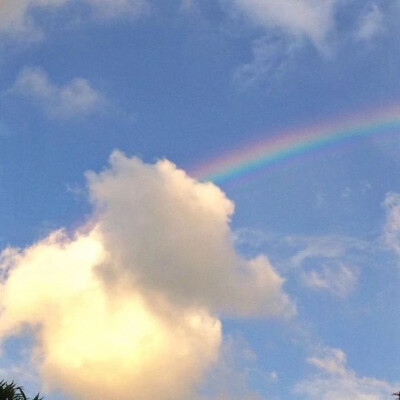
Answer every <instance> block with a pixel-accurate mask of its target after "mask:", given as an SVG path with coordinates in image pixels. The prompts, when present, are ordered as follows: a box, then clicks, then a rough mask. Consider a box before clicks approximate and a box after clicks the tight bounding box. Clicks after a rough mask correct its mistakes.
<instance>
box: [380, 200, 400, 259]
mask: <svg viewBox="0 0 400 400" xmlns="http://www.w3.org/2000/svg"><path fill="white" fill-rule="evenodd" d="M383 207H384V209H385V211H386V223H385V226H384V230H383V240H384V243H385V244H386V245H387V246H388V247H389V248H390V249H391V250H393V251H394V252H395V253H396V254H397V256H400V194H399V193H394V192H390V193H387V194H386V197H385V200H384V202H383Z"/></svg>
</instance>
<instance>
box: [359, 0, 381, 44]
mask: <svg viewBox="0 0 400 400" xmlns="http://www.w3.org/2000/svg"><path fill="white" fill-rule="evenodd" d="M382 30H383V14H382V12H381V10H380V9H379V7H378V6H377V5H376V4H372V5H370V7H369V8H368V9H367V10H366V12H365V13H364V14H363V15H362V16H361V18H360V20H359V26H358V31H357V33H356V38H357V39H359V40H370V39H372V38H373V37H375V36H377V35H378V34H379V33H381V32H382Z"/></svg>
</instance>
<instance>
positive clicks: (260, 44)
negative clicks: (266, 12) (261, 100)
mask: <svg viewBox="0 0 400 400" xmlns="http://www.w3.org/2000/svg"><path fill="white" fill-rule="evenodd" d="M298 48H299V46H298V42H296V41H294V40H289V41H288V40H286V39H285V38H284V37H281V36H276V35H272V36H264V37H262V38H258V39H255V40H254V41H253V43H252V54H253V59H252V60H251V61H250V62H249V63H247V64H244V65H242V66H240V67H239V68H237V69H236V71H235V72H234V76H233V77H234V81H235V83H236V84H237V85H238V87H239V88H241V89H248V88H251V87H254V86H260V85H261V86H267V88H269V89H272V88H273V87H274V86H275V85H276V84H277V85H278V86H279V84H280V83H281V82H280V81H281V79H284V76H285V74H286V73H287V70H288V67H289V65H290V62H291V61H292V59H293V57H294V55H295V54H296V51H297V50H298ZM263 83H267V85H263Z"/></svg>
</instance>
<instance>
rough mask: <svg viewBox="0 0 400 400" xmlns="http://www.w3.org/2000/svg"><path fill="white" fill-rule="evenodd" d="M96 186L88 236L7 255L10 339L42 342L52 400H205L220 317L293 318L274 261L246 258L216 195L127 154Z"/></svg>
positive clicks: (38, 353)
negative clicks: (60, 394)
mask: <svg viewBox="0 0 400 400" xmlns="http://www.w3.org/2000/svg"><path fill="white" fill-rule="evenodd" d="M87 178H88V187H89V193H90V199H91V202H92V204H93V208H94V211H93V215H92V216H91V218H90V219H89V221H88V222H87V223H86V224H84V226H82V227H81V228H80V229H77V230H76V231H75V232H72V233H69V234H67V233H66V232H65V231H63V230H61V231H57V232H53V233H52V234H50V235H49V236H48V237H46V238H45V239H43V240H41V241H39V242H38V243H35V244H33V245H32V246H30V247H28V248H26V249H23V250H17V249H13V248H8V249H6V250H4V251H3V252H2V255H1V274H0V277H1V288H0V290H1V291H0V339H2V340H5V339H6V338H7V337H10V336H14V335H17V334H18V333H19V332H21V330H22V329H29V330H30V332H31V333H32V335H34V337H35V346H34V348H33V350H32V357H33V358H34V360H35V363H36V364H37V365H38V367H39V373H40V375H41V379H42V382H43V384H44V387H45V388H47V389H48V390H51V389H55V388H58V389H61V390H63V391H64V392H66V393H67V394H69V395H72V396H73V397H75V398H84V399H94V398H99V397H106V398H110V399H117V398H121V397H123V396H124V395H125V393H127V392H129V393H131V394H132V396H134V398H135V399H138V400H150V399H155V398H157V399H158V400H168V399H171V400H172V399H174V400H177V399H188V398H194V396H195V389H196V387H197V386H198V384H199V383H200V382H201V379H202V377H203V375H204V373H205V372H206V371H207V370H209V369H210V368H211V367H212V366H213V365H214V364H215V363H216V362H217V360H218V356H219V349H220V345H221V342H222V331H221V321H220V320H219V317H218V315H220V314H221V313H223V314H226V315H232V316H234V315H236V316H262V315H282V314H286V315H288V314H291V313H293V306H292V305H291V303H290V301H289V299H288V297H287V296H286V295H285V294H284V293H283V292H282V283H283V280H282V278H280V277H279V275H278V274H277V273H276V272H275V271H274V269H273V268H272V266H271V265H270V264H269V262H268V260H267V258H265V257H258V258H256V259H254V260H245V259H243V258H242V257H240V256H239V255H238V254H237V253H236V252H235V250H234V248H233V245H232V237H231V232H230V228H229V221H230V217H231V215H232V213H233V208H234V207H233V204H232V202H231V201H230V200H228V199H227V198H226V196H225V195H224V193H223V192H222V191H221V190H220V189H219V188H217V187H216V186H214V185H213V184H211V183H199V182H196V181H195V180H193V179H191V178H189V177H188V176H187V175H186V174H185V173H184V172H183V171H181V170H179V169H177V168H176V167H175V166H174V165H173V164H172V163H170V162H168V161H159V162H157V163H156V164H154V165H147V164H144V163H143V162H142V161H141V160H139V159H136V158H127V157H125V156H124V155H123V154H121V153H119V152H115V153H113V155H112V156H111V158H110V166H109V167H108V168H107V169H105V170H104V171H103V172H101V173H93V172H91V173H88V174H87Z"/></svg>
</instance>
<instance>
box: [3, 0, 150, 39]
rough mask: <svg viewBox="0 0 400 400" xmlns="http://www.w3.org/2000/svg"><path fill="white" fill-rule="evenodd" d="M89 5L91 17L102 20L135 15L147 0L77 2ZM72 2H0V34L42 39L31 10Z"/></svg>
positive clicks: (9, 0)
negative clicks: (92, 15) (92, 14)
mask: <svg viewBox="0 0 400 400" xmlns="http://www.w3.org/2000/svg"><path fill="white" fill-rule="evenodd" d="M80 2H81V3H83V4H84V3H86V4H88V5H89V6H90V7H91V9H92V10H93V13H94V15H96V16H100V17H102V18H114V17H120V16H122V17H126V16H136V15H138V14H142V13H144V12H146V11H147V10H148V4H147V2H146V0H80ZM67 3H72V0H1V2H0V33H3V34H7V35H11V36H14V37H15V36H17V37H20V38H23V39H28V40H32V39H38V38H41V37H42V32H41V30H40V28H38V27H37V26H36V25H35V21H34V19H33V17H32V15H31V11H32V10H42V11H49V10H52V9H55V8H57V7H61V6H63V5H65V4H67Z"/></svg>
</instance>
